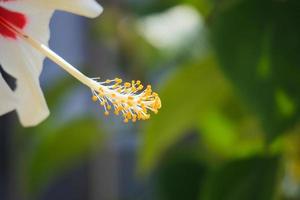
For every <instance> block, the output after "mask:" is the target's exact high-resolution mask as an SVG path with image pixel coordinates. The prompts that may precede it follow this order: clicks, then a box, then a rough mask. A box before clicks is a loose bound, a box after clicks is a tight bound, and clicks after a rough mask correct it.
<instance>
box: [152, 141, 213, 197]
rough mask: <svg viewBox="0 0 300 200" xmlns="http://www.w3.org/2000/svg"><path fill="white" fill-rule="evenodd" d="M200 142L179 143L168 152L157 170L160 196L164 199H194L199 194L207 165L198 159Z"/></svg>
mask: <svg viewBox="0 0 300 200" xmlns="http://www.w3.org/2000/svg"><path fill="white" fill-rule="evenodd" d="M198 145H199V143H197V142H195V141H191V142H187V143H184V144H182V143H181V144H180V145H177V146H176V147H174V148H172V150H171V151H169V152H168V153H167V156H166V159H164V160H163V162H162V163H161V164H160V166H159V168H158V171H157V172H156V174H157V175H156V179H155V181H156V185H157V188H158V194H159V195H158V196H159V197H158V198H156V199H162V200H187V199H188V200H193V199H197V198H198V196H199V188H201V187H202V185H203V183H204V181H205V177H206V174H207V172H208V169H207V166H206V165H205V164H204V163H203V162H201V161H199V159H198V154H199V151H198V147H197V146H198Z"/></svg>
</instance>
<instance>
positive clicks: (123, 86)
mask: <svg viewBox="0 0 300 200" xmlns="http://www.w3.org/2000/svg"><path fill="white" fill-rule="evenodd" d="M98 88H99V89H98V90H93V91H92V92H93V94H94V95H93V96H92V100H93V101H100V105H101V106H103V107H104V109H105V112H104V115H105V116H108V115H109V111H110V110H113V111H112V112H113V113H114V114H115V115H119V114H120V113H121V114H122V115H123V118H124V122H125V123H128V122H129V121H132V122H136V121H137V120H147V119H149V118H150V114H149V110H150V111H152V112H154V113H157V112H158V110H159V109H160V108H161V101H160V99H159V97H158V95H157V93H154V92H152V88H151V86H150V85H147V87H146V88H145V89H144V86H143V85H142V84H141V81H139V80H137V81H131V82H124V83H123V81H122V79H119V78H115V79H113V80H106V81H105V82H102V83H99V87H98Z"/></svg>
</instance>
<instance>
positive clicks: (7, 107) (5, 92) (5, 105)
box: [0, 74, 16, 116]
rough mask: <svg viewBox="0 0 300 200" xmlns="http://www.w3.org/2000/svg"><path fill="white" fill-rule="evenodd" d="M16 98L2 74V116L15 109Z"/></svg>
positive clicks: (0, 103)
mask: <svg viewBox="0 0 300 200" xmlns="http://www.w3.org/2000/svg"><path fill="white" fill-rule="evenodd" d="M15 106H16V98H15V97H14V93H13V92H12V91H11V89H10V88H9V87H8V85H7V84H6V82H5V80H4V79H3V77H2V75H1V74H0V116H1V115H4V114H6V113H8V112H10V111H12V110H14V109H15Z"/></svg>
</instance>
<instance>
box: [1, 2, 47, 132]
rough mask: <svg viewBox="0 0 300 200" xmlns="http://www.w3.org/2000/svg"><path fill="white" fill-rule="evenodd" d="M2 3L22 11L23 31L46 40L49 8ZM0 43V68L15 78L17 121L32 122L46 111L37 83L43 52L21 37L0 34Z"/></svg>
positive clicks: (35, 123)
mask: <svg viewBox="0 0 300 200" xmlns="http://www.w3.org/2000/svg"><path fill="white" fill-rule="evenodd" d="M5 7H6V8H7V9H10V10H13V11H17V12H21V13H23V14H25V15H26V17H27V20H28V24H27V25H26V27H25V29H24V32H26V33H27V34H29V35H31V36H32V37H35V38H37V39H38V40H39V41H40V42H42V43H44V44H47V42H48V40H49V21H50V18H51V16H52V13H53V10H52V9H48V8H44V7H39V8H38V9H37V8H36V7H32V6H31V5H28V4H26V3H24V1H22V2H21V1H20V2H19V1H18V2H16V1H11V2H8V3H5ZM0 47H1V50H0V63H1V65H2V67H3V69H4V70H5V71H6V72H7V73H9V74H10V75H11V76H13V77H14V78H16V79H17V89H16V91H15V97H16V98H17V99H18V104H17V105H16V110H17V113H18V116H19V118H20V121H21V123H22V124H23V125H24V126H35V125H37V124H38V123H40V122H41V121H43V120H44V119H45V118H46V117H47V116H48V115H49V110H48V107H47V104H46V102H45V99H44V96H43V93H42V91H41V88H40V85H39V75H40V73H41V70H42V66H43V60H44V56H42V55H41V54H40V53H39V52H37V51H36V50H35V49H33V48H32V47H31V46H29V45H28V44H26V43H25V42H24V41H23V40H21V39H18V40H13V39H9V38H3V37H1V36H0ZM2 48H3V49H2Z"/></svg>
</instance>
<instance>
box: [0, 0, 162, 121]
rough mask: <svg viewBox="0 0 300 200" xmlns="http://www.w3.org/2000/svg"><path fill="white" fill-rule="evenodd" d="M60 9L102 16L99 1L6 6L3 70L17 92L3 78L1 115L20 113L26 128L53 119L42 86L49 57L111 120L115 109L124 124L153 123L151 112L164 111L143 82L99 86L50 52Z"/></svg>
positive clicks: (12, 0) (2, 3)
mask: <svg viewBox="0 0 300 200" xmlns="http://www.w3.org/2000/svg"><path fill="white" fill-rule="evenodd" d="M55 9H58V10H64V11H68V12H72V13H75V14H79V15H83V16H86V17H96V16H98V15H99V14H100V13H101V12H102V8H101V6H100V5H99V4H98V3H96V2H95V0H0V46H1V48H2V50H1V51H0V64H1V66H2V68H3V69H4V71H6V72H7V73H8V74H10V75H11V76H13V77H14V78H15V79H16V81H17V82H16V89H15V90H11V89H10V87H9V86H8V85H7V83H6V82H5V80H4V79H3V77H2V76H1V74H0V115H3V114H5V113H7V112H10V111H12V110H16V111H17V113H18V116H19V119H20V121H21V124H22V125H23V126H35V125H37V124H39V123H40V122H42V121H43V120H44V119H45V118H47V116H48V115H49V110H48V107H47V104H46V101H45V99H44V96H43V93H42V90H41V88H40V84H39V76H40V73H41V70H42V65H43V60H44V58H45V57H48V58H49V59H51V60H52V61H53V62H55V63H57V64H58V65H59V66H60V67H62V68H63V69H64V70H65V71H67V72H68V73H69V74H71V75H72V76H73V77H75V78H76V79H77V80H79V81H80V82H82V83H83V84H85V85H86V86H87V87H89V88H90V89H91V91H92V100H93V101H98V102H99V103H100V105H101V106H103V107H104V113H105V115H108V114H109V112H110V110H111V109H113V110H114V113H115V114H116V115H119V114H122V115H123V117H124V122H128V121H129V120H132V121H133V122H135V121H136V120H140V119H143V120H144V119H148V118H149V117H150V115H149V114H148V110H152V111H154V112H155V113H156V112H157V111H158V109H159V108H160V107H161V103H160V99H159V97H158V95H157V94H156V93H154V92H152V90H151V86H147V87H146V89H143V85H141V83H140V81H132V82H130V83H129V82H125V83H124V84H122V80H121V79H119V78H116V79H113V80H106V81H103V82H99V80H96V79H91V78H88V77H86V76H85V75H84V74H82V73H81V72H80V71H78V70H77V69H76V68H75V67H73V66H72V65H71V64H69V63H68V62H66V61H65V60H64V59H63V58H61V57H60V56H59V55H57V54H56V53H55V52H53V51H52V50H51V49H49V48H48V47H47V45H46V44H47V42H48V40H49V21H50V18H51V16H52V14H53V12H54V10H55Z"/></svg>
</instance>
